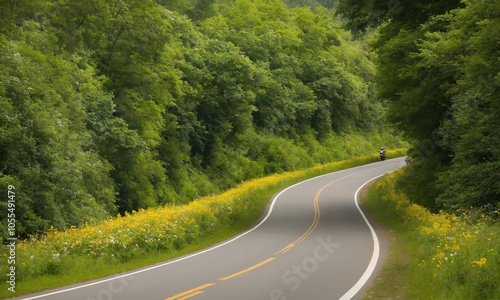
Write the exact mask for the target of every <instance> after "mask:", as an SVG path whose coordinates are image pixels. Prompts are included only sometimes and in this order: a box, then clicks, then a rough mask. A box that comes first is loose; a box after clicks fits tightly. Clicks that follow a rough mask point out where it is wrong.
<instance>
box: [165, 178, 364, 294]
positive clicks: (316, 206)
mask: <svg viewBox="0 0 500 300" xmlns="http://www.w3.org/2000/svg"><path fill="white" fill-rule="evenodd" d="M363 172H365V171H360V172H356V173H353V174H350V175H347V176H344V177H341V178H339V179H336V180H334V181H332V182H330V183H328V184H326V185H325V186H323V187H322V188H321V189H320V190H319V191H318V192H317V193H316V195H315V196H314V202H313V203H314V220H313V222H312V224H311V226H310V227H309V229H308V230H307V231H306V232H305V233H304V234H303V235H302V236H300V237H299V238H298V239H296V240H295V241H294V242H293V243H290V244H289V245H287V246H286V247H285V248H283V249H281V250H280V251H278V252H276V253H274V255H279V254H284V253H286V252H287V251H288V250H290V249H291V248H293V247H294V246H296V245H298V244H300V243H301V242H302V241H303V240H305V239H306V238H307V237H308V236H309V235H311V233H312V232H313V231H314V230H315V229H316V227H318V224H319V218H320V215H321V214H320V209H319V196H320V195H321V192H323V190H324V189H325V188H327V187H328V186H330V185H332V184H334V183H335V182H338V181H340V180H342V179H345V178H347V177H351V176H354V175H357V174H360V173H363ZM275 259H276V257H271V258H268V259H266V260H264V261H262V262H260V263H258V264H256V265H254V266H252V267H250V268H247V269H245V270H243V271H240V272H237V273H234V274H232V275H229V276H226V277H222V278H219V280H228V279H231V278H234V277H237V276H240V275H243V274H245V273H247V272H249V271H251V270H254V269H257V268H259V267H261V266H263V265H265V264H267V263H268V262H270V261H273V260H275ZM213 285H215V283H208V284H205V285H202V286H199V287H197V288H194V289H192V290H189V291H186V292H183V293H180V294H177V295H175V296H173V297H170V298H167V299H165V300H184V299H188V298H191V297H193V296H196V295H199V294H201V293H203V291H201V290H202V289H204V288H207V287H210V286H213Z"/></svg>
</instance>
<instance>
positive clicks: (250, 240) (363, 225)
mask: <svg viewBox="0 0 500 300" xmlns="http://www.w3.org/2000/svg"><path fill="white" fill-rule="evenodd" d="M404 164H405V162H404V159H403V158H398V159H393V160H386V161H384V162H377V163H373V164H369V165H365V166H361V167H356V168H353V169H348V170H344V171H340V172H335V173H331V174H327V175H323V176H320V177H316V178H313V179H311V180H307V181H304V182H301V183H299V184H296V185H293V186H291V187H289V188H287V189H285V190H283V191H281V192H280V193H278V194H277V195H275V196H274V197H273V199H272V200H271V202H270V206H269V208H268V211H267V212H266V214H265V215H264V217H263V219H262V220H261V222H260V223H259V224H258V225H256V227H254V228H252V229H251V230H249V231H247V232H245V233H243V234H242V235H239V236H237V237H235V238H233V239H231V240H228V241H226V242H224V243H221V244H218V245H216V246H214V247H211V248H208V249H206V250H203V251H199V252H197V253H194V254H191V255H187V256H184V257H181V258H178V259H175V260H172V261H168V262H164V263H161V264H157V265H154V266H151V267H148V268H144V269H140V270H136V271H133V272H129V273H125V274H121V275H119V276H115V277H110V278H106V279H102V280H96V281H92V282H87V283H84V284H81V285H74V286H70V287H65V288H62V289H58V290H52V291H47V292H45V293H41V294H35V295H29V296H24V297H21V298H19V299H29V300H32V299H41V300H68V299H71V300H79V299H81V300H94V299H95V300H112V299H113V300H184V299H190V300H206V299H210V300H226V299H230V300H232V299H234V300H245V299H248V300H264V299H272V300H275V299H280V300H285V299H288V300H293V299H297V300H304V299H311V300H312V299H314V300H321V299H359V297H360V296H361V293H362V289H363V287H364V286H366V283H367V281H368V280H369V278H370V276H371V275H373V272H374V270H375V269H376V267H377V266H378V265H380V263H381V259H379V257H380V253H381V246H380V242H381V240H383V238H382V235H381V234H380V233H378V232H377V231H375V230H374V226H373V225H370V223H369V221H368V218H367V217H366V216H364V214H363V213H362V211H361V210H360V208H359V205H358V204H357V202H356V200H355V198H356V194H357V192H359V190H360V187H361V186H363V185H364V184H365V183H367V182H368V181H371V180H372V179H374V178H375V177H378V176H380V175H382V174H385V173H387V172H391V171H393V170H396V169H398V168H401V167H402V166H404ZM382 249H383V248H382ZM382 252H383V251H382Z"/></svg>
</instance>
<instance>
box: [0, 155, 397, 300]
mask: <svg viewBox="0 0 500 300" xmlns="http://www.w3.org/2000/svg"><path fill="white" fill-rule="evenodd" d="M404 153H405V150H398V151H392V152H389V154H388V155H389V158H390V157H397V156H402V155H404ZM377 160H378V157H377V156H376V155H371V156H365V157H361V158H355V159H350V160H346V161H341V162H335V163H329V164H324V165H320V166H317V167H313V168H309V169H305V170H301V171H294V172H285V173H282V174H276V175H272V176H268V177H264V178H259V179H254V180H250V181H246V182H244V183H242V184H240V185H239V186H237V187H236V188H233V189H230V190H228V191H226V192H224V193H222V194H220V195H215V196H210V197H204V198H201V199H198V200H196V201H193V202H191V203H189V204H185V205H179V206H164V207H157V208H151V209H148V210H140V211H137V212H134V213H132V214H127V215H126V216H124V217H114V218H108V219H106V220H104V221H99V222H96V223H86V224H85V225H84V226H82V227H80V228H71V229H69V230H66V231H57V230H51V231H50V232H49V233H48V234H46V235H44V236H41V237H38V238H35V237H32V238H31V239H29V240H26V241H23V242H20V243H18V245H17V248H16V256H17V258H16V261H17V264H16V273H17V274H16V280H17V287H16V294H15V295H20V294H23V293H27V292H36V291H40V290H43V289H46V288H52V287H56V286H60V285H64V284H69V283H74V282H78V281H82V280H88V279H92V278H97V277H100V276H105V275H109V274H112V273H116V272H121V271H125V270H129V269H133V268H137V267H141V266H144V265H147V264H152V263H154V262H157V261H161V260H164V259H166V258H171V257H172V256H175V255H179V254H182V253H185V251H194V250H196V249H198V248H200V247H206V246H208V245H209V244H210V243H214V242H217V241H219V240H223V239H225V238H228V237H229V236H230V235H234V234H235V230H233V229H236V230H243V229H245V228H248V227H249V226H251V225H252V224H253V223H254V222H255V220H257V219H258V217H259V216H260V215H261V214H262V212H263V210H264V208H265V206H266V204H267V202H268V201H269V198H270V196H271V195H272V194H274V193H275V192H277V191H278V190H280V189H282V188H284V187H286V186H288V185H291V184H293V183H295V182H299V181H302V180H305V179H308V178H312V177H315V176H318V175H321V174H325V173H329V172H334V171H337V170H341V169H347V168H351V167H355V166H359V165H363V164H367V163H370V162H374V161H377ZM4 250H6V249H4ZM171 254H173V255H171ZM8 267H9V266H8V265H7V260H6V259H2V260H0V273H2V274H3V273H5V272H7V268H8ZM5 274H7V273H5ZM9 296H14V295H13V294H12V293H11V292H8V291H7V286H6V283H5V282H1V283H0V297H2V298H5V297H9Z"/></svg>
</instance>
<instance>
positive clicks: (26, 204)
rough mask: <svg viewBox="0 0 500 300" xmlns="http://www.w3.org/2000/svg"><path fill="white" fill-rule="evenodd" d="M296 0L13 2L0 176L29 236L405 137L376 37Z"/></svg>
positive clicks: (0, 77)
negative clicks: (381, 73)
mask: <svg viewBox="0 0 500 300" xmlns="http://www.w3.org/2000/svg"><path fill="white" fill-rule="evenodd" d="M314 2H315V3H316V4H317V3H319V4H321V3H322V1H314ZM287 3H289V4H290V6H286V5H285V4H283V3H282V2H281V1H278V0H235V1H229V0H225V1H223V0H219V1H213V0H191V1H180V0H179V1H163V0H158V1H153V0H87V1H70V0H59V1H51V0H10V1H2V2H1V3H0V14H1V15H0V48H1V49H0V66H1V68H0V190H2V191H6V190H7V186H8V185H13V186H15V189H16V210H17V211H16V217H17V220H16V225H17V227H16V229H17V234H18V235H20V236H21V237H26V236H27V235H29V234H36V233H42V232H45V231H46V230H47V229H48V228H50V227H51V226H53V227H55V228H58V229H64V228H68V227H69V226H77V225H78V224H81V223H84V222H89V221H91V220H92V219H102V218H105V217H107V216H114V215H116V214H117V213H121V214H124V213H126V212H131V211H132V210H137V209H140V208H147V207H152V206H156V205H164V204H175V203H179V202H186V201H190V200H192V199H194V198H196V197H199V196H202V195H208V194H212V193H216V192H220V191H221V190H224V189H226V188H229V187H232V186H234V185H235V184H237V183H239V182H241V181H243V180H246V179H249V178H254V177H260V176H263V175H266V174H270V173H275V172H278V173H279V172H282V171H285V170H292V169H297V168H304V167H308V166H312V165H314V164H316V163H323V162H328V161H332V160H336V159H343V158H347V157H350V156H353V155H359V154H366V153H370V152H372V153H373V152H374V151H376V150H377V149H378V148H379V147H380V146H386V147H387V146H389V147H390V146H399V145H398V143H399V142H398V138H395V137H394V136H393V134H392V133H391V132H390V131H389V130H388V129H386V128H384V127H383V123H382V121H381V118H380V117H381V114H382V111H383V108H382V105H381V104H379V103H378V102H376V101H375V100H374V97H373V95H374V92H375V88H374V84H373V79H374V76H375V66H374V63H373V62H372V60H371V59H370V54H369V53H368V52H367V49H366V47H367V46H366V42H365V41H364V39H357V40H354V39H353V38H352V36H351V34H350V33H349V32H348V31H345V30H343V29H342V26H343V24H342V23H341V21H339V19H338V18H337V17H335V16H334V12H333V11H332V10H329V9H327V8H324V7H322V6H320V5H317V6H315V8H314V9H311V8H309V7H301V6H296V5H297V4H301V3H298V2H293V1H291V2H287ZM330 4H331V5H330V6H329V7H333V6H334V2H331V3H330ZM327 6H328V5H327ZM290 7H295V8H293V9H292V8H290ZM5 203H6V201H3V202H2V204H1V205H0V207H2V211H4V212H5V211H7V209H6V207H4V205H6V204H5ZM2 214H3V213H2ZM1 220H2V221H1V222H2V224H3V225H2V226H1V228H2V229H0V230H2V232H1V235H2V236H3V237H5V236H6V234H7V232H6V231H5V230H6V228H7V226H6V225H5V224H4V223H5V222H6V221H5V219H4V218H3V217H2V218H1Z"/></svg>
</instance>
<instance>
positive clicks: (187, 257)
mask: <svg viewBox="0 0 500 300" xmlns="http://www.w3.org/2000/svg"><path fill="white" fill-rule="evenodd" d="M367 165H370V164H367ZM367 165H361V166H357V167H354V168H348V169H344V170H339V171H335V172H331V173H327V174H323V175H319V176H316V177H313V178H310V179H307V180H304V181H301V182H298V183H296V184H294V185H291V186H289V187H287V188H285V189H283V190H282V191H281V192H279V193H278V194H277V195H276V196H275V197H274V199H273V201H272V202H271V206H270V207H269V211H268V212H267V214H266V216H265V217H264V219H262V221H261V222H260V223H259V224H257V225H255V227H253V228H251V229H249V230H248V231H245V232H244V233H242V234H240V235H238V236H236V237H234V238H232V239H230V240H228V241H226V242H224V243H222V244H219V245H216V246H214V247H211V248H208V249H205V250H202V251H199V252H195V253H193V254H190V255H187V256H184V257H181V258H178V259H175V260H172V261H169V262H165V263H162V264H159V265H155V266H152V267H148V268H145V269H140V270H137V271H134V272H130V273H126V274H123V275H119V276H113V277H110V278H107V279H103V280H99V281H95V282H91V283H87V284H84V285H79V286H75V287H72V288H67V289H63V290H59V291H54V292H51V293H47V294H43V295H38V296H33V297H29V298H22V300H33V299H40V298H44V297H48V296H53V295H57V294H62V293H65V292H70V291H74V290H78V289H83V288H86V287H89V286H93V285H98V284H101V283H105V282H108V281H112V280H117V279H120V278H124V277H128V276H133V275H137V274H140V273H144V272H147V271H151V270H154V269H158V268H161V267H164V266H167V265H171V264H174V263H177V262H180V261H183V260H186V259H189V258H191V257H195V256H198V255H201V254H204V253H207V252H209V251H212V250H215V249H217V248H220V247H222V246H225V245H227V244H229V243H232V242H234V241H236V240H237V239H239V238H241V237H243V236H245V235H247V234H249V233H250V232H252V231H254V230H255V229H257V228H258V227H260V226H261V225H262V224H264V222H265V221H266V220H267V219H268V218H269V216H270V215H271V213H272V211H273V208H274V204H275V203H276V201H277V200H278V198H279V196H281V194H283V193H284V192H286V191H287V190H289V189H291V188H293V187H296V186H297V185H300V184H302V183H305V182H308V181H311V180H315V179H318V178H320V177H324V176H329V175H331V174H334V173H341V172H345V171H348V170H352V169H356V168H362V167H365V166H367ZM383 175H384V174H382V175H380V176H377V177H375V178H378V177H381V176H383ZM375 178H372V179H370V181H371V180H374V179H375ZM370 181H368V182H370ZM368 182H366V183H365V184H363V186H364V185H366V184H367V183H368ZM363 186H361V188H362V187H363ZM361 188H359V189H358V191H359V190H360V189H361ZM358 191H356V195H355V196H354V197H355V199H356V196H357V194H358ZM356 206H357V203H356ZM358 209H359V210H360V212H361V209H360V208H359V206H358ZM361 215H362V216H363V218H364V219H365V221H366V222H367V224H368V226H369V227H370V230H371V231H372V235H373V236H374V240H376V241H377V245H378V240H377V236H376V234H375V233H374V231H373V228H372V227H371V226H370V223H368V221H367V219H366V217H365V215H364V214H363V212H361ZM373 259H374V257H373V256H372V261H373ZM376 260H377V258H375V264H376ZM371 264H372V263H371V262H370V265H371ZM369 267H370V266H369ZM367 271H368V270H367ZM367 271H365V274H366V272H367ZM372 272H373V271H372ZM365 274H363V276H365ZM370 274H371V272H370ZM368 277H369V275H368ZM362 278H363V277H362ZM360 281H361V279H360ZM358 284H359V281H358V283H357V284H356V285H355V286H357V285H358ZM361 286H362V285H361ZM353 289H354V287H353V288H351V290H353ZM351 290H350V291H349V292H351ZM349 292H348V293H349ZM346 295H347V294H346ZM344 297H345V295H344ZM344 297H342V298H341V299H342V300H344V299H350V298H344Z"/></svg>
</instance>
